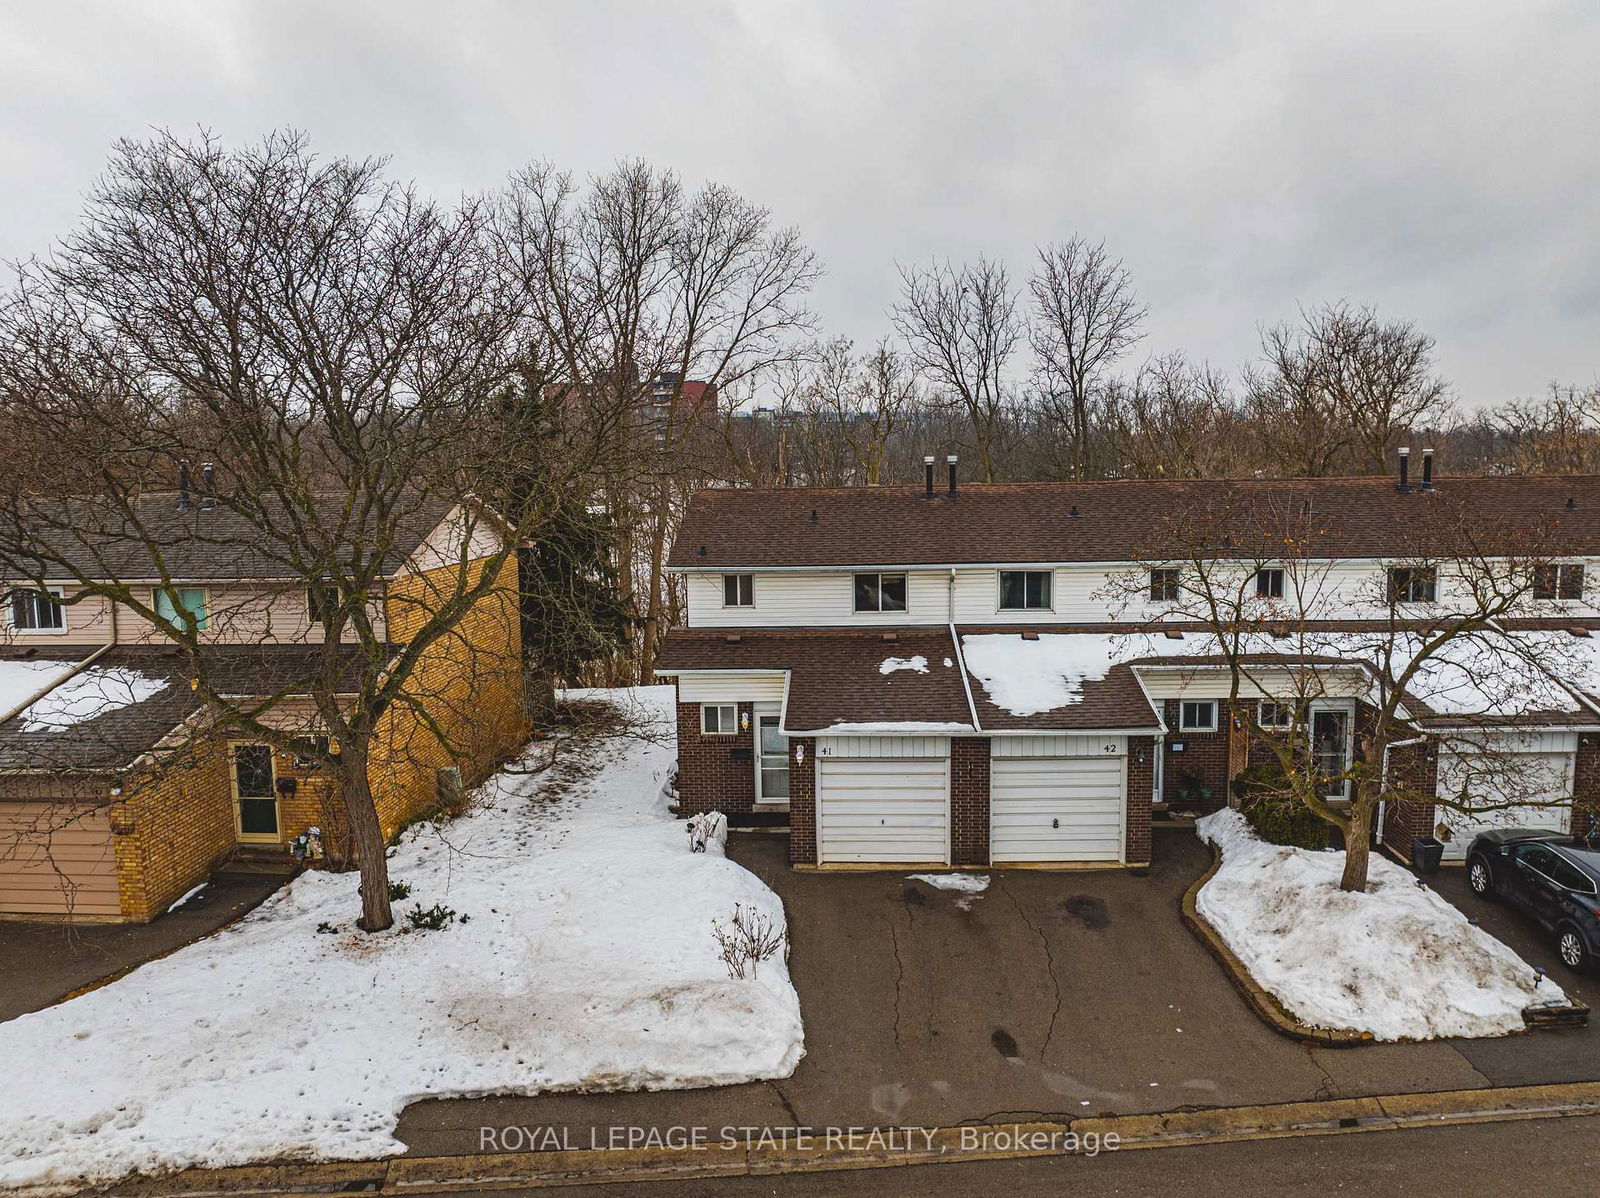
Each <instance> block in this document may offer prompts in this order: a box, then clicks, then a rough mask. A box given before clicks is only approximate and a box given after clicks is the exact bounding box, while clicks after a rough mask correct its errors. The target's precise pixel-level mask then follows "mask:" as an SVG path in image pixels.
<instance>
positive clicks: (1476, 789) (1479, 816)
mask: <svg viewBox="0 0 1600 1198" xmlns="http://www.w3.org/2000/svg"><path fill="white" fill-rule="evenodd" d="M1577 746H1578V734H1577V733H1576V732H1545V733H1533V734H1529V735H1526V736H1520V737H1517V738H1515V739H1511V738H1508V739H1507V740H1506V741H1505V743H1504V744H1503V745H1501V746H1498V747H1492V748H1491V747H1488V746H1484V747H1485V748H1488V749H1489V752H1488V754H1487V756H1488V762H1489V763H1488V764H1484V763H1483V762H1481V761H1478V760H1476V759H1477V758H1478V757H1479V756H1480V755H1479V754H1477V753H1474V752H1473V751H1471V750H1470V749H1463V750H1460V751H1457V750H1451V749H1441V750H1440V751H1439V781H1438V788H1437V790H1436V791H1435V793H1436V794H1438V795H1440V796H1441V797H1451V798H1453V797H1454V796H1456V795H1457V794H1459V793H1460V791H1461V788H1462V785H1463V783H1465V784H1466V786H1467V793H1468V794H1469V795H1471V796H1472V798H1473V799H1474V800H1476V801H1478V802H1489V803H1503V802H1510V801H1514V800H1518V799H1531V800H1533V801H1534V802H1535V803H1536V804H1541V805H1535V806H1517V807H1506V808H1502V809H1500V810H1496V811H1481V812H1480V811H1474V812H1465V811H1455V810H1451V809H1449V808H1446V807H1438V808H1435V814H1434V821H1435V823H1437V824H1442V825H1443V826H1444V828H1445V829H1446V830H1447V831H1448V832H1449V836H1448V837H1447V838H1444V859H1445V860H1446V861H1461V860H1464V859H1465V858H1466V855H1467V846H1468V845H1470V844H1471V843H1472V838H1473V837H1474V836H1476V835H1477V834H1478V833H1479V832H1480V831H1482V830H1483V829H1485V828H1541V829H1549V830H1551V831H1556V832H1565V831H1567V830H1568V825H1569V824H1570V823H1571V820H1572V803H1571V799H1572V771H1573V757H1574V752H1575V750H1576V749H1577ZM1542 804H1548V805H1542Z"/></svg>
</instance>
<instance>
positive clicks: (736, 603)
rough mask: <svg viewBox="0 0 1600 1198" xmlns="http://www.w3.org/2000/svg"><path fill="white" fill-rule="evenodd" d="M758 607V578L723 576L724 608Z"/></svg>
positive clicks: (739, 575) (750, 575)
mask: <svg viewBox="0 0 1600 1198" xmlns="http://www.w3.org/2000/svg"><path fill="white" fill-rule="evenodd" d="M755 605H756V576H755V575H754V574H724V575H723V576H722V606H723V607H754V606H755Z"/></svg>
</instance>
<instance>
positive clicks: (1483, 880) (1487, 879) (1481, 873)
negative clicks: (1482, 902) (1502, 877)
mask: <svg viewBox="0 0 1600 1198" xmlns="http://www.w3.org/2000/svg"><path fill="white" fill-rule="evenodd" d="M1467 885H1468V886H1470V887H1472V893H1473V894H1475V895H1477V896H1478V897H1479V898H1493V897H1494V875H1492V874H1491V873H1490V872H1489V863H1488V862H1487V861H1485V860H1484V859H1483V858H1482V857H1474V858H1473V859H1472V863H1471V864H1470V865H1468V866H1467Z"/></svg>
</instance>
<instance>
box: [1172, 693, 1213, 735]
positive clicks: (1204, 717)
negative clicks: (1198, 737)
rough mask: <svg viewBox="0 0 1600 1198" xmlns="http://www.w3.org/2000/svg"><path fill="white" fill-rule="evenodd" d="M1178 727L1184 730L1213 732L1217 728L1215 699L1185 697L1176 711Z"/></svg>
mask: <svg viewBox="0 0 1600 1198" xmlns="http://www.w3.org/2000/svg"><path fill="white" fill-rule="evenodd" d="M1178 727H1179V728H1181V729H1182V730H1183V731H1185V732H1215V731H1216V730H1217V701H1216V700H1215V699H1185V700H1184V701H1183V704H1182V706H1181V707H1180V709H1179V712H1178Z"/></svg>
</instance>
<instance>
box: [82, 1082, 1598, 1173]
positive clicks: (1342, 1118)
mask: <svg viewBox="0 0 1600 1198" xmlns="http://www.w3.org/2000/svg"><path fill="white" fill-rule="evenodd" d="M1593 1115H1600V1082H1577V1083H1570V1084H1563V1085H1544V1086H1513V1087H1486V1088H1483V1089H1477V1090H1448V1091H1439V1092H1434V1093H1427V1094H1388V1095H1379V1096H1376V1097H1370V1098H1337V1099H1328V1100H1324V1101H1318V1102H1290V1103H1277V1104H1271V1105H1261V1106H1241V1107H1220V1108H1215V1109H1211V1110H1202V1111H1173V1112H1169V1113H1167V1114H1157V1115H1122V1116H1117V1115H1111V1116H1092V1117H1085V1118H1081V1119H1070V1120H1065V1121H1061V1122H1034V1123H1011V1124H970V1125H965V1126H957V1127H941V1128H926V1129H921V1128H913V1129H903V1128H902V1129H895V1131H896V1132H898V1133H899V1134H900V1143H899V1145H898V1146H895V1145H894V1144H893V1143H891V1144H888V1145H884V1144H879V1145H876V1146H874V1145H872V1144H871V1143H867V1144H865V1145H864V1146H861V1147H847V1146H845V1145H843V1144H841V1143H830V1142H828V1141H827V1140H826V1139H824V1136H823V1132H822V1131H821V1130H818V1131H816V1132H815V1133H814V1137H813V1140H812V1141H811V1142H810V1143H800V1142H798V1140H797V1138H796V1137H795V1136H794V1135H793V1134H791V1135H790V1136H789V1137H787V1139H788V1141H789V1142H786V1143H739V1144H736V1145H734V1146H731V1147H724V1146H719V1145H717V1144H715V1143H714V1144H712V1145H711V1146H708V1147H705V1148H688V1147H677V1148H668V1147H657V1148H644V1149H629V1148H618V1149H605V1148H590V1149H568V1150H562V1151H555V1152H525V1153H496V1154H488V1155H483V1154H478V1155H467V1156H449V1157H393V1158H390V1159H387V1160H379V1161H370V1162H354V1161H346V1162H333V1163H328V1164H286V1163H285V1164H274V1165H260V1166H245V1167H240V1168H232V1169H194V1170H189V1171H187V1172H184V1173H179V1174H175V1175H172V1176H169V1177H166V1178H159V1179H140V1180H136V1181H131V1182H127V1183H124V1184H122V1185H118V1186H113V1187H109V1188H108V1189H107V1190H105V1191H103V1192H105V1193H108V1194H110V1195H115V1196H119V1198H120V1196H127V1198H134V1196H139V1198H153V1196H156V1195H173V1196H176V1195H182V1196H184V1198H210V1196H222V1195H241V1194H288V1193H296V1192H298V1193H328V1192H337V1191H350V1190H358V1189H368V1190H376V1191H379V1192H381V1193H384V1194H419V1195H420V1194H444V1193H464V1192H471V1191H479V1190H508V1189H519V1188H520V1189H541V1188H545V1187H549V1186H562V1185H594V1184H601V1183H613V1184H615V1183H644V1182H650V1181H675V1180H676V1181H684V1180H693V1179H699V1178H712V1177H761V1176H770V1175H774V1174H778V1173H811V1172H828V1171H836V1170H845V1169H877V1168H893V1167H897V1166H907V1165H936V1164H959V1163H963V1162H971V1161H987V1160H1008V1159H1017V1158H1025V1157H1044V1156H1089V1155H1094V1154H1095V1153H1096V1152H1110V1151H1126V1150H1128V1149H1134V1148H1180V1147H1192V1146H1198V1145H1203V1144H1222V1143H1234V1142H1238V1141H1242V1140H1265V1139H1284V1138H1296V1137H1307V1136H1324V1135H1344V1134H1353V1133H1357V1132H1371V1131H1401V1130H1406V1129H1409V1128H1418V1127H1448V1126H1457V1125H1462V1124H1469V1123H1495V1122H1507V1121H1516V1120H1527V1119H1552V1118H1577V1117H1586V1116H1593ZM773 1130H774V1131H788V1132H790V1133H795V1132H796V1130H797V1129H792V1128H790V1129H773ZM856 1130H858V1131H860V1132H862V1133H863V1134H865V1129H856ZM887 1134H888V1133H887V1132H885V1133H880V1136H879V1138H880V1140H881V1139H882V1138H883V1136H884V1135H887ZM1112 1137H1115V1139H1114V1140H1113V1138H1112ZM1091 1143H1092V1144H1093V1145H1094V1147H1093V1148H1090V1147H1089V1145H1090V1144H1091ZM1113 1143H1115V1144H1116V1147H1115V1148H1112V1147H1111V1145H1112V1144H1113Z"/></svg>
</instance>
